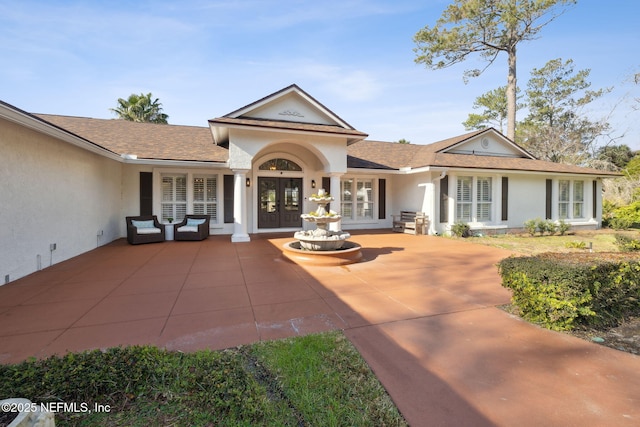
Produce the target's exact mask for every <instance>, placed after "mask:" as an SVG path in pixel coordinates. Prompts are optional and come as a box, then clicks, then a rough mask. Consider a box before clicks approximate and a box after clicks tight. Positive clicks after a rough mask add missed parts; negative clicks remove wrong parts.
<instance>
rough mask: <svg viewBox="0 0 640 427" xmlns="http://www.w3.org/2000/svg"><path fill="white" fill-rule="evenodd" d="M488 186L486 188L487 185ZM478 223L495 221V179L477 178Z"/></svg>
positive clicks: (487, 177)
mask: <svg viewBox="0 0 640 427" xmlns="http://www.w3.org/2000/svg"><path fill="white" fill-rule="evenodd" d="M483 184H486V187H485V185H483ZM475 188H476V221H477V222H491V221H492V220H493V179H491V177H489V176H479V177H477V178H476V187H475Z"/></svg>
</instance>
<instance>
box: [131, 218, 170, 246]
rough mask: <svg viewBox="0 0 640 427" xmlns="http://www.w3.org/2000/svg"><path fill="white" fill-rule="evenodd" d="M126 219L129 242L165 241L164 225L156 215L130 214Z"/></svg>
mask: <svg viewBox="0 0 640 427" xmlns="http://www.w3.org/2000/svg"><path fill="white" fill-rule="evenodd" d="M126 221H127V242H129V243H130V244H132V245H139V244H141V243H155V242H164V237H165V236H164V234H165V230H164V225H162V224H160V222H158V217H156V216H155V215H142V216H128V217H126ZM136 224H137V226H136Z"/></svg>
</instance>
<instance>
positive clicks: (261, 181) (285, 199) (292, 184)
mask: <svg viewBox="0 0 640 427" xmlns="http://www.w3.org/2000/svg"><path fill="white" fill-rule="evenodd" d="M302 197H303V196H302V178H278V177H258V200H259V201H260V206H259V211H258V228H286V227H302V218H300V215H301V214H302Z"/></svg>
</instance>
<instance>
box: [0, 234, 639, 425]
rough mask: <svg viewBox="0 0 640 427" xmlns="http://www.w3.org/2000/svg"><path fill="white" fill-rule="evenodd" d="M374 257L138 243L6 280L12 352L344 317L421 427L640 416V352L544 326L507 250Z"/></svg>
mask: <svg viewBox="0 0 640 427" xmlns="http://www.w3.org/2000/svg"><path fill="white" fill-rule="evenodd" d="M352 234H353V237H352V240H353V241H356V242H358V243H360V244H361V245H362V246H363V256H364V261H363V262H361V263H358V264H352V265H348V266H341V267H302V266H298V265H296V264H293V263H291V262H289V261H287V260H285V259H283V258H282V257H281V249H280V248H281V247H282V244H284V243H285V242H288V241H290V240H292V239H291V237H290V234H287V235H256V236H252V241H251V242H250V243H235V244H234V243H231V242H230V241H229V240H230V239H229V237H228V236H212V237H210V238H209V239H207V240H205V241H203V242H165V243H161V244H148V245H140V246H130V245H128V244H127V243H126V241H125V240H124V239H121V240H118V241H116V242H113V243H112V244H109V245H107V246H104V247H101V248H98V249H96V250H94V251H91V252H89V253H86V254H84V255H81V256H79V257H76V258H74V259H71V260H68V261H65V262H61V263H58V264H55V265H53V266H52V267H49V268H46V269H44V270H42V271H40V272H37V273H35V274H32V275H30V276H28V277H25V278H23V279H20V280H17V281H15V282H12V283H10V284H8V285H5V286H0V363H13V362H18V361H21V360H24V359H26V358H28V357H31V356H35V357H46V356H48V355H51V354H62V353H64V352H66V351H80V350H86V349H93V348H104V347H109V346H117V345H127V344H154V345H158V346H162V347H166V348H168V349H174V350H183V351H190V350H196V349H202V348H211V349H222V348H227V347H231V346H236V345H240V344H248V343H252V342H255V341H258V340H269V339H276V338H282V337H288V336H295V335H300V334H306V333H312V332H320V331H326V330H332V329H343V330H344V331H345V334H346V335H347V336H348V337H349V339H350V340H351V341H352V342H353V343H354V345H355V346H356V347H357V348H358V349H359V350H360V352H361V354H362V355H363V357H364V358H365V359H366V360H367V362H368V363H369V365H370V366H371V368H372V369H373V370H374V372H375V373H376V375H377V376H378V378H379V379H380V380H381V382H382V383H383V385H384V386H385V387H386V388H387V390H388V391H389V393H390V395H391V397H392V398H393V400H394V401H395V403H396V404H397V405H398V407H399V409H400V410H401V412H402V413H403V415H404V416H405V418H406V419H407V420H408V421H409V423H410V424H411V425H412V426H420V425H429V426H434V425H451V426H464V425H468V426H482V425H487V426H489V425H501V426H510V425H519V426H543V425H554V426H555V425H562V426H571V425H579V426H603V425H638V424H640V358H638V357H636V356H633V355H631V354H627V353H623V352H619V351H616V350H612V349H609V348H607V347H603V346H599V345H597V344H593V343H589V342H585V341H582V340H579V339H576V338H573V337H571V336H568V335H565V334H560V333H555V332H551V331H547V330H543V329H540V328H538V327H535V326H532V325H530V324H528V323H526V322H522V321H520V320H519V319H517V318H515V317H513V316H510V315H509V314H507V313H505V312H504V311H502V310H500V309H499V308H496V306H497V305H501V304H505V303H507V302H509V298H510V293H509V292H508V291H507V290H505V289H503V288H502V287H501V286H500V279H499V276H498V274H497V270H496V267H495V263H496V262H497V261H499V260H500V259H502V258H504V257H506V256H508V255H509V254H510V253H509V252H507V251H503V250H499V249H493V248H488V247H484V246H479V245H474V244H471V243H468V242H465V241H454V240H451V239H446V238H438V237H432V236H411V235H404V234H397V233H388V232H386V231H373V232H372V231H367V232H355V233H352Z"/></svg>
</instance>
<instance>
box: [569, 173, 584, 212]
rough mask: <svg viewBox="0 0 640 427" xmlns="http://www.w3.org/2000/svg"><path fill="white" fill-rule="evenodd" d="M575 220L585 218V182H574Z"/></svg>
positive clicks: (573, 210)
mask: <svg viewBox="0 0 640 427" xmlns="http://www.w3.org/2000/svg"><path fill="white" fill-rule="evenodd" d="M571 188H572V190H573V195H572V204H573V209H572V213H573V218H584V181H573V185H572V186H571Z"/></svg>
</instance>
